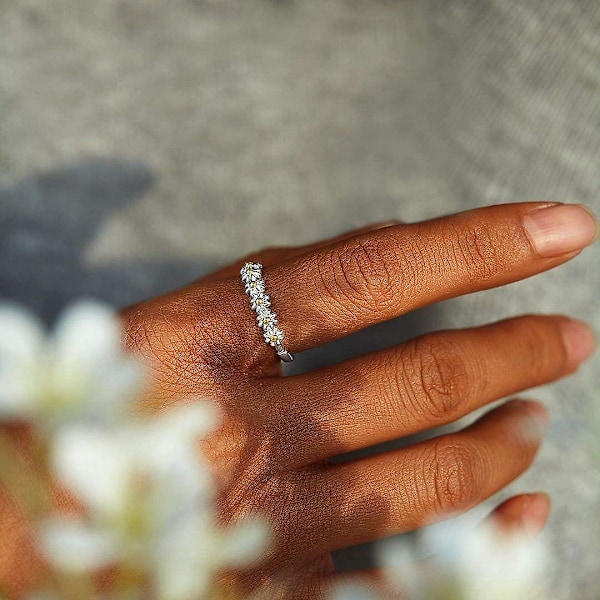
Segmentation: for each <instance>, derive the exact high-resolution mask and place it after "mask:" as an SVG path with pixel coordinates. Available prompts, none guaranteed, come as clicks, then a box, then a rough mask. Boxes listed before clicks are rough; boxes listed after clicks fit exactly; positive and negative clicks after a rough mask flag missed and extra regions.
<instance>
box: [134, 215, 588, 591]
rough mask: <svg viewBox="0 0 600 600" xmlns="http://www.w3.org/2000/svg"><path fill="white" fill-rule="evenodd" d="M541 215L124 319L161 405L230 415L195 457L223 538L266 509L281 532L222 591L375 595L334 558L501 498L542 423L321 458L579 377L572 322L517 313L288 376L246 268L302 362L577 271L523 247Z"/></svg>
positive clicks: (197, 295) (524, 500) (380, 228)
mask: <svg viewBox="0 0 600 600" xmlns="http://www.w3.org/2000/svg"><path fill="white" fill-rule="evenodd" d="M544 206H548V203H523V204H510V205H505V206H495V207H489V208H484V209H478V210H474V211H469V212H467V213H463V214H460V215H454V216H450V217H445V218H441V219H436V220H434V221H429V222H425V223H418V224H414V225H406V224H384V225H375V226H371V227H368V228H364V229H362V230H358V231H354V232H351V233H349V234H347V235H345V236H341V237H339V238H336V239H334V240H329V241H326V242H320V243H317V244H314V245H311V246H306V247H302V248H271V249H266V250H263V251H261V252H258V253H256V254H253V255H251V256H249V257H246V258H245V259H244V260H241V261H239V262H237V263H235V264H234V265H231V266H229V267H226V268H224V269H222V270H221V271H218V272H217V273H214V274H212V275H210V276H209V277H206V278H204V279H202V280H200V281H198V282H195V283H193V284H192V285H190V286H188V287H186V288H184V289H181V290H178V291H175V292H173V293H170V294H167V295H165V296H162V297H160V298H155V299H153V300H149V301H147V302H143V303H142V304H139V305H136V306H133V307H130V308H128V309H126V310H124V311H123V313H122V314H123V320H124V323H125V329H126V332H127V335H126V344H127V346H128V347H129V348H131V349H132V350H133V351H135V352H138V353H141V354H142V355H143V356H144V357H146V359H147V360H149V361H150V364H151V365H152V369H153V380H154V384H155V388H154V390H153V393H152V398H153V401H154V402H155V403H156V404H157V405H158V406H159V407H162V406H166V405H169V404H170V403H172V402H174V401H176V400H180V399H181V398H184V399H185V398H187V399H189V400H192V399H194V398H197V397H201V396H208V397H210V398H212V399H214V400H215V401H216V402H217V403H218V405H219V407H220V409H221V411H222V413H223V424H222V426H221V428H220V429H219V431H218V432H217V433H216V434H215V435H214V436H212V437H211V438H210V439H209V440H208V441H207V442H206V443H204V447H203V449H204V451H205V452H206V453H207V454H208V456H209V457H210V459H211V461H212V464H213V465H214V472H215V475H216V477H217V478H218V480H219V482H220V485H221V489H222V492H221V496H220V501H219V507H220V511H221V517H222V520H223V522H224V523H227V522H230V521H232V520H235V519H237V518H240V517H242V516H244V515H245V514H247V513H248V512H252V511H258V512H260V513H262V514H263V515H266V516H267V518H268V519H269V520H270V521H271V522H272V523H273V525H274V530H275V540H274V545H273V549H272V551H271V552H270V553H269V554H268V556H267V557H266V559H265V560H264V561H263V562H262V564H261V565H260V566H259V567H257V568H256V569H254V570H252V571H250V572H247V573H245V574H242V575H238V576H233V575H231V576H229V577H228V578H227V581H228V582H229V583H230V584H232V585H236V586H238V588H240V589H243V590H245V592H246V593H249V592H250V591H257V590H258V591H261V592H263V593H264V592H267V591H268V593H269V594H270V595H271V597H285V598H294V599H299V600H300V599H302V600H304V599H306V600H308V599H317V598H321V597H325V592H324V590H325V589H326V588H327V586H328V585H329V584H331V583H332V582H333V581H336V580H339V578H344V579H348V578H352V577H359V576H361V577H363V578H366V579H367V580H368V581H370V582H371V583H373V585H378V582H379V581H380V574H379V573H377V572H376V571H369V572H363V573H351V574H344V575H340V574H337V573H335V570H334V567H333V562H332V559H331V552H332V551H334V550H337V549H339V548H343V547H347V546H351V545H354V544H359V543H363V542H368V541H371V540H374V539H377V538H381V537H383V536H388V535H392V534H396V533H400V532H405V531H409V530H412V529H415V528H417V527H420V526H423V525H425V524H427V523H431V522H432V521H435V520H438V519H440V518H443V517H444V516H447V515H448V514H456V513H460V512H463V511H465V510H467V509H470V508H471V507H473V506H475V505H476V504H478V503H480V502H481V501H483V500H484V499H486V498H487V497H489V496H491V495H492V494H494V493H495V492H497V491H499V490H500V489H502V488H503V487H504V486H506V485H507V484H509V483H510V482H511V481H512V480H513V479H515V478H516V477H517V476H519V475H520V474H521V473H523V471H525V470H526V469H527V468H528V467H529V466H530V464H531V462H532V461H533V459H534V456H535V454H536V452H537V450H538V448H539V446H540V443H541V441H542V439H543V435H544V432H545V430H546V426H547V422H548V415H547V412H546V410H545V409H544V407H543V406H542V405H540V404H538V403H535V402H526V401H519V400H517V401H512V402H508V403H507V404H505V405H503V406H501V407H500V408H497V409H495V410H493V411H491V412H490V413H488V414H487V415H486V416H484V417H483V418H481V419H480V420H479V421H477V422H476V423H475V424H473V425H471V426H470V427H467V428H466V429H464V430H463V431H460V432H457V433H453V434H449V435H444V436H441V437H437V438H435V439H433V440H429V441H425V442H421V443H418V444H416V445H414V446H411V447H408V448H404V449H401V450H396V451H391V452H387V453H384V454H380V455H377V456H371V457H368V458H364V459H360V460H356V461H352V462H349V463H343V464H334V463H332V462H331V461H330V460H329V459H330V458H331V457H332V456H334V455H336V454H340V453H342V452H347V451H351V450H356V449H358V448H363V447H365V446H369V445H372V444H375V443H379V442H383V441H386V440H390V439H394V438H398V437H401V436H404V435H407V434H411V433H415V432H420V431H425V430H428V429H430V428H433V427H437V426H440V425H443V424H446V423H450V422H452V421H455V420H456V419H457V418H459V417H462V416H464V415H467V414H468V413H470V412H471V411H473V410H474V409H477V408H480V407H481V406H484V405H486V404H487V403H489V402H492V401H494V400H498V399H500V398H503V397H506V396H508V395H511V394H515V393H518V392H520V391H522V390H525V389H527V388H531V387H534V386H537V385H541V384H543V383H547V382H551V381H554V380H557V379H559V378H561V377H564V376H566V375H569V374H571V373H573V372H574V371H575V370H576V369H577V367H578V362H577V361H576V360H573V357H572V356H571V357H570V356H569V353H568V351H567V348H566V346H565V342H564V341H563V338H562V336H561V326H562V325H564V323H565V322H566V321H567V319H566V317H562V316H540V315H526V316H521V317H518V318H515V319H510V320H507V321H503V322H500V323H495V324H491V325H487V326H485V327H479V328H473V329H467V330H462V331H446V332H437V333H432V334H428V335H425V336H422V337H420V338H418V339H415V340H412V341H410V342H407V343H404V344H401V345H399V346H397V347H395V348H391V349H388V350H383V351H380V352H376V353H374V354H370V355H365V356H362V357H359V358H356V359H353V360H349V361H347V362H344V363H341V364H339V365H335V366H332V367H328V368H324V369H322V370H319V371H316V372H311V373H307V374H304V375H299V376H294V377H285V378H284V377H282V376H281V365H280V361H279V360H278V359H277V357H276V355H275V352H274V351H273V349H272V348H270V347H269V346H268V345H267V344H265V343H264V341H263V340H262V335H261V331H260V330H259V328H258V327H256V326H255V325H254V323H253V322H252V321H253V314H252V313H251V311H250V309H249V306H248V298H247V297H246V295H245V294H244V293H243V289H242V284H241V282H240V280H239V269H240V267H241V265H242V264H243V263H244V262H245V261H248V260H250V261H255V262H261V263H262V264H263V265H264V269H263V275H264V278H265V281H266V283H267V291H268V293H269V294H270V295H271V298H272V301H273V304H274V306H273V308H274V310H276V312H277V314H278V317H279V324H280V326H281V328H282V329H283V331H284V332H285V334H286V346H287V348H288V349H289V350H290V351H291V352H298V351H302V350H306V349H308V348H312V347H314V346H317V345H319V344H323V343H325V342H328V341H330V340H333V339H336V338H338V337H341V336H343V335H346V334H349V333H351V332H353V331H356V330H359V329H362V328H364V327H366V326H369V325H372V324H374V323H378V322H382V321H386V320H388V319H391V318H393V317H396V316H398V315H401V314H404V313H407V312H409V311H411V310H414V309H417V308H419V307H421V306H424V305H427V304H430V303H433V302H436V301H439V300H442V299H445V298H449V297H453V296H459V295H462V294H467V293H470V292H474V291H476V290H482V289H486V288H491V287H495V286H498V285H503V284H506V283H510V282H512V281H517V280H520V279H524V278H526V277H529V276H532V275H534V274H536V273H539V272H541V271H545V270H547V269H551V268H553V267H556V266H558V265H560V264H562V263H564V262H565V261H567V260H569V259H571V258H573V257H574V256H575V255H576V254H577V252H571V253H568V254H566V255H563V256H556V257H552V258H546V257H541V256H539V255H538V254H537V252H536V251H535V249H534V247H533V245H532V243H531V241H530V239H529V238H528V236H527V235H526V233H525V231H524V229H523V219H524V217H525V215H526V214H528V213H529V212H530V211H532V210H534V209H538V208H541V207H544ZM548 510H549V501H548V498H547V496H545V495H544V494H541V493H537V494H533V495H525V496H518V497H515V498H512V499H510V500H509V501H507V502H505V503H504V504H503V505H501V506H500V507H498V509H497V510H496V511H495V514H494V516H493V517H492V518H495V519H497V520H498V521H499V522H501V523H502V524H503V525H504V526H505V527H507V528H509V529H510V528H512V529H514V528H525V529H527V530H528V531H530V532H535V531H537V530H539V529H541V527H542V526H543V524H544V523H545V521H546V518H547V516H548ZM282 588H285V592H282V591H281V589H282Z"/></svg>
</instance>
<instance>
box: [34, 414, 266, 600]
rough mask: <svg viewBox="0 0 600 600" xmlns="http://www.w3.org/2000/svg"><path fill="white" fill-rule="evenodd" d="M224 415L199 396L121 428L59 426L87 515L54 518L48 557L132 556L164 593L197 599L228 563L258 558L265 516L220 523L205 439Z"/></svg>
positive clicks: (65, 478) (60, 461)
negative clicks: (201, 448) (201, 442)
mask: <svg viewBox="0 0 600 600" xmlns="http://www.w3.org/2000/svg"><path fill="white" fill-rule="evenodd" d="M216 417H217V414H216V411H215V409H214V407H213V405H211V404H209V403H200V402H197V403H194V404H189V405H187V406H183V407H179V408H175V409H172V410H170V411H168V412H166V413H163V414H162V415H159V416H157V417H155V418H153V419H150V420H148V421H146V422H140V423H138V424H128V425H126V426H122V427H119V428H113V429H112V430H107V429H105V428H92V427H89V426H88V427H82V426H73V427H70V428H68V429H65V430H63V431H61V432H59V433H58V434H57V435H56V443H55V446H54V451H53V453H52V466H53V468H54V471H55V473H56V475H57V477H58V478H59V479H60V480H61V481H62V482H63V483H64V484H65V485H66V487H68V488H69V489H70V490H71V491H73V492H75V494H77V496H78V497H79V498H80V499H81V500H82V501H83V503H84V504H85V506H86V507H87V509H88V515H87V520H86V521H85V522H84V521H81V522H79V523H73V522H65V521H60V520H55V521H53V522H49V523H46V524H45V527H44V528H43V531H42V545H43V550H44V551H45V554H46V556H47V557H48V558H49V560H51V561H53V562H54V564H55V565H56V566H57V567H58V568H60V569H62V570H77V569H79V570H83V571H89V570H94V569H97V568H100V567H102V566H104V565H106V564H110V563H121V564H123V563H126V564H129V565H133V566H134V568H136V569H138V570H141V571H143V572H146V573H149V574H150V576H151V579H152V580H153V581H154V585H155V587H156V589H157V590H159V592H160V593H159V594H158V596H157V597H158V598H160V599H161V600H192V599H193V600H197V599H198V598H201V597H202V594H204V593H205V591H206V590H207V589H208V586H209V585H210V582H211V580H212V578H213V576H214V573H215V572H216V571H217V570H218V569H219V568H221V567H224V566H231V567H239V566H243V565H244V564H247V563H248V562H250V561H251V560H253V559H256V558H257V556H259V554H260V552H261V551H262V550H264V548H265V546H266V540H267V537H268V535H267V527H266V525H265V524H264V523H262V522H260V521H257V520H248V521H246V522H244V523H243V524H239V525H234V526H232V527H231V528H229V529H228V530H225V531H222V530H221V529H220V528H218V527H217V526H216V519H215V515H214V496H215V488H214V482H213V480H212V478H211V475H210V472H209V467H208V465H207V464H205V463H204V462H202V460H201V458H200V456H199V454H198V451H197V448H196V442H197V440H198V438H199V437H201V436H203V435H205V434H207V433H208V432H209V431H211V430H212V429H214V427H215V425H216V423H217V418H216Z"/></svg>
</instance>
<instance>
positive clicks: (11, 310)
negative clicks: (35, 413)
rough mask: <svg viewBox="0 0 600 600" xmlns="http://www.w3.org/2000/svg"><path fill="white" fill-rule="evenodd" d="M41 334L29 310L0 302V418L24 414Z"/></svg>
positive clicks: (37, 359) (28, 407)
mask: <svg viewBox="0 0 600 600" xmlns="http://www.w3.org/2000/svg"><path fill="white" fill-rule="evenodd" d="M44 336H45V332H44V327H43V325H42V323H41V322H40V321H39V320H38V319H37V318H36V317H34V316H33V315H32V314H31V313H29V312H27V311H26V310H24V309H22V308H20V307H18V306H16V305H13V304H4V305H2V306H0V419H2V418H15V417H17V418H22V417H27V416H28V414H29V412H30V409H31V404H32V402H33V401H34V398H33V397H32V389H34V381H32V379H35V378H36V376H37V373H36V370H37V365H38V361H39V359H40V356H41V354H42V349H43V346H44Z"/></svg>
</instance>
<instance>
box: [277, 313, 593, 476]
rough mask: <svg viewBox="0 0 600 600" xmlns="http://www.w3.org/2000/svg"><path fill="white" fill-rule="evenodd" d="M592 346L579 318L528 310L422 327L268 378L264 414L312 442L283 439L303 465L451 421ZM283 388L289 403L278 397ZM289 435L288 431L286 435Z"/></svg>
mask: <svg viewBox="0 0 600 600" xmlns="http://www.w3.org/2000/svg"><path fill="white" fill-rule="evenodd" d="M594 349H595V340H594V334H593V333H592V331H591V330H590V328H589V327H588V326H587V325H586V324H585V323H582V322H580V321H575V320H571V319H567V318H566V317H561V316H538V315H527V316H522V317H518V318H514V319H508V320H505V321H500V322H498V323H494V324H492V325H486V326H483V327H477V328H473V329H463V330H456V331H443V332H435V333H430V334H427V335H424V336H421V337H419V338H416V339H414V340H411V341H409V342H407V343H405V344H401V345H400V346H397V347H395V348H390V349H386V350H382V351H379V352H375V353H373V354H369V355H366V356H361V357H358V358H355V359H352V360H348V361H346V362H343V363H340V364H337V365H334V366H332V367H328V368H326V369H321V370H319V371H313V372H311V373H306V374H303V375H299V376H295V377H286V378H284V379H277V380H274V381H273V383H272V385H273V387H274V388H275V389H276V390H277V391H276V392H275V393H274V394H273V395H272V398H273V406H272V407H270V408H269V411H268V414H269V415H270V417H269V418H272V419H273V422H274V423H277V424H278V426H279V427H280V426H281V424H282V423H283V424H285V425H286V426H287V430H288V431H292V432H293V431H298V432H300V431H302V430H304V431H308V430H310V431H311V432H312V436H311V443H310V444H305V443H300V444H289V443H288V445H287V446H286V449H285V450H286V455H287V460H290V461H291V462H292V463H294V464H298V465H306V464H309V463H313V462H318V461H320V460H323V459H325V458H328V457H331V456H334V455H336V454H341V453H344V452H349V451H352V450H356V449H359V448H364V447H367V446H371V445H373V444H378V443H381V442H384V441H387V440H391V439H395V438H398V437H403V436H406V435H410V434H413V433H417V432H420V431H424V430H427V429H430V428H432V427H439V426H440V425H443V424H446V423H451V422H453V421H455V420H457V419H458V418H460V417H463V416H464V415H466V414H468V413H470V412H472V411H473V410H475V409H476V408H480V407H481V406H483V405H485V404H487V403H489V402H492V401H494V400H498V399H500V398H503V397H506V396H509V395H511V394H515V393H517V392H520V391H523V390H526V389H528V388H532V387H535V386H538V385H542V384H544V383H548V382H550V381H554V380H556V379H558V378H560V377H563V376H565V375H568V374H569V373H572V372H573V371H574V370H575V368H576V367H577V366H578V365H579V364H580V362H582V361H583V360H584V359H586V358H587V357H588V356H589V355H590V354H591V353H592V352H593V350H594ZM285 397H292V398H294V399H295V401H294V402H293V403H289V402H282V398H285ZM287 439H289V436H288V438H287Z"/></svg>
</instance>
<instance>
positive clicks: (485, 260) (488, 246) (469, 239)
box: [455, 223, 506, 281]
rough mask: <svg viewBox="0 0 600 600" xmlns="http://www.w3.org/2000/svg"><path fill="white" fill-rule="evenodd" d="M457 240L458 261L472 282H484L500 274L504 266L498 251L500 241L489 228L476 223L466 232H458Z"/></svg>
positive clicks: (500, 245)
mask: <svg viewBox="0 0 600 600" xmlns="http://www.w3.org/2000/svg"><path fill="white" fill-rule="evenodd" d="M455 239H456V240H457V248H458V259H459V260H460V261H461V262H462V263H463V265H465V264H466V266H467V267H468V271H467V272H468V275H469V277H470V279H471V280H472V281H485V280H487V279H490V278H492V277H494V276H495V275H497V274H498V273H500V272H502V271H503V270H504V269H505V267H506V265H505V264H504V262H505V261H503V260H502V254H501V253H500V251H499V249H500V248H501V247H502V241H501V240H500V239H498V236H497V235H495V234H494V231H493V230H492V229H491V228H490V226H488V225H485V224H483V223H476V224H474V225H473V226H472V227H470V228H468V229H466V230H460V231H458V232H457V235H456V236H455Z"/></svg>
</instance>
